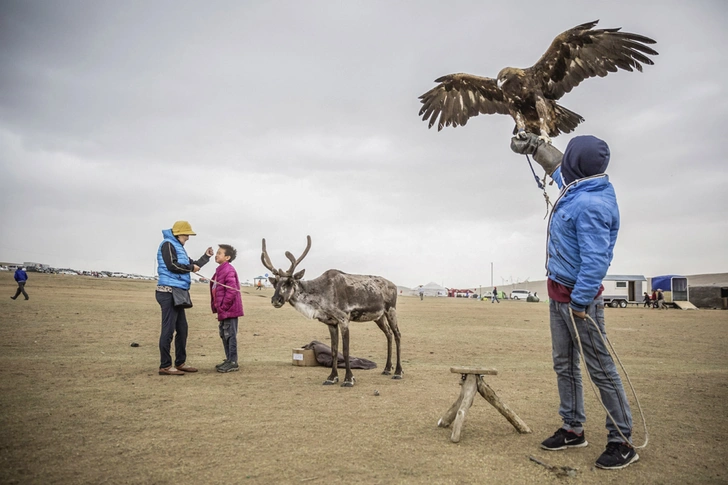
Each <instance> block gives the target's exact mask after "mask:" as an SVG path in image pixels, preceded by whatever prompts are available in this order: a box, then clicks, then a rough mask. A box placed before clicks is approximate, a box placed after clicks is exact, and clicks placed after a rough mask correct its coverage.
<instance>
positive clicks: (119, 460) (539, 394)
mask: <svg viewBox="0 0 728 485" xmlns="http://www.w3.org/2000/svg"><path fill="white" fill-rule="evenodd" d="M29 276H30V280H29V282H28V285H27V290H28V292H29V294H30V297H31V298H30V300H29V301H21V300H18V301H12V300H10V299H9V298H8V297H9V296H11V295H12V294H13V292H14V289H15V283H14V282H13V281H12V274H8V273H0V295H4V296H2V298H0V348H1V350H0V408H1V409H2V412H1V413H0V429H1V430H2V432H1V434H0V483H42V484H49V483H94V484H96V483H134V484H140V483H143V484H146V483H155V484H167V483H168V484H185V483H193V484H194V483H200V484H207V483H251V484H268V483H272V484H278V483H290V484H298V483H305V484H308V483H313V484H318V483H321V484H323V483H326V484H332V483H366V484H380V483H381V484H389V483H413V484H416V483H437V484H439V483H453V484H469V483H516V484H519V483H532V484H541V483H589V484H592V483H615V484H620V485H626V484H645V483H660V484H668V483H680V484H683V483H700V484H704V483H728V469H727V466H726V457H727V456H728V413H727V411H728V351H727V350H728V345H727V344H728V312H725V311H709V310H701V311H694V312H688V311H680V310H669V311H666V312H658V311H657V310H647V309H645V310H643V309H637V308H628V309H611V308H610V309H607V328H608V333H609V336H610V338H611V340H612V342H613V344H614V346H615V347H616V349H617V351H618V352H619V355H620V357H621V358H622V361H623V362H624V364H625V366H626V367H627V371H628V372H629V373H630V377H631V379H632V382H633V383H634V385H635V387H636V389H637V393H638V397H639V398H640V401H641V403H642V406H643V408H644V410H645V414H646V418H647V424H648V430H649V433H650V443H649V446H648V447H647V448H646V449H644V450H640V456H641V459H640V461H639V462H638V463H637V464H635V465H633V466H630V467H629V468H627V469H625V470H621V471H604V470H597V469H595V468H594V467H593V464H594V460H595V459H596V458H597V457H598V456H599V454H600V453H601V452H602V451H603V447H604V445H605V439H606V432H605V430H604V419H605V418H604V412H603V411H602V409H601V407H600V406H599V404H598V403H597V401H596V399H595V397H594V395H593V394H592V391H591V388H590V387H589V386H588V385H587V386H586V387H585V393H586V402H587V415H588V416H589V422H588V423H587V437H588V440H589V442H590V445H589V446H588V447H586V448H580V449H578V450H567V451H562V452H546V451H543V450H541V449H540V448H539V446H538V445H539V443H540V441H541V440H543V439H544V438H545V437H547V436H548V435H550V434H551V433H553V431H555V430H556V429H557V427H558V426H559V424H560V423H559V418H558V415H557V404H558V402H557V394H556V385H555V377H554V374H553V371H552V369H551V363H550V360H551V359H550V337H549V329H548V306H547V305H546V304H544V303H525V302H512V301H504V302H502V303H500V304H491V303H489V302H480V301H477V300H465V299H453V298H439V299H434V298H432V299H425V301H420V300H419V299H418V298H412V297H402V298H400V300H399V304H398V310H399V324H400V329H401V331H402V342H403V343H402V347H403V362H404V363H403V365H404V372H405V374H404V379H403V380H401V381H395V380H392V379H390V378H388V377H386V376H382V375H381V374H380V372H381V367H383V365H384V359H385V356H386V345H385V342H386V341H385V338H384V335H383V334H382V333H381V332H380V331H379V329H378V328H377V327H376V325H375V324H374V323H361V324H354V325H353V326H352V355H354V356H357V357H365V358H369V359H371V360H374V361H376V362H377V363H378V364H379V366H380V369H375V370H370V371H363V370H355V371H354V375H355V376H356V378H357V381H356V386H355V387H353V388H350V389H347V388H341V387H339V386H326V387H324V386H322V385H321V383H322V382H323V380H324V379H325V378H326V376H327V375H328V372H329V371H328V370H327V369H325V368H322V367H306V368H302V367H294V366H292V365H291V349H292V348H294V347H298V346H301V345H303V344H306V343H308V342H310V341H311V340H321V341H323V342H327V343H328V330H327V328H326V326H325V325H323V324H321V323H319V322H315V321H310V320H306V319H305V318H304V317H303V316H301V315H299V314H298V313H296V312H295V311H294V310H293V308H292V307H290V306H286V307H284V308H282V309H280V310H276V309H274V308H273V307H272V306H271V305H270V296H271V291H270V290H266V291H255V290H254V289H252V288H251V289H250V290H246V291H245V292H244V293H243V302H244V305H245V310H246V316H245V317H244V318H242V319H241V323H240V333H239V336H238V340H239V348H240V360H241V370H240V372H237V373H231V374H219V373H216V372H215V370H214V365H215V364H217V363H218V362H220V361H221V360H222V358H223V351H222V345H221V343H220V339H219V337H218V335H217V322H216V321H215V320H214V318H213V316H212V314H211V313H210V311H209V297H208V295H207V287H206V286H205V285H195V286H193V289H192V298H193V301H194V302H195V307H194V308H192V309H190V310H188V319H189V321H190V337H189V341H188V346H187V351H188V362H189V363H190V364H191V365H194V366H197V367H199V368H200V372H198V373H197V374H190V375H185V376H183V377H173V376H159V375H157V368H158V365H159V351H158V345H157V342H158V338H159V326H160V312H159V307H158V305H157V303H156V301H155V300H154V283H153V282H145V281H127V280H117V279H113V280H111V279H103V280H96V279H92V278H86V277H80V276H60V275H38V274H35V273H30V274H29ZM131 342H138V343H139V345H140V346H139V347H131V346H130V343H131ZM453 365H477V366H487V367H495V368H496V369H498V371H499V374H498V375H497V376H486V382H488V383H489V384H490V385H491V386H492V387H493V389H494V390H495V391H496V392H497V393H498V395H499V396H500V397H501V399H502V400H503V401H504V402H505V403H507V404H508V405H509V406H510V407H511V408H512V409H513V410H514V411H515V412H516V413H517V414H518V415H519V416H520V417H521V418H522V419H523V420H524V421H525V422H526V423H527V424H528V425H529V426H530V427H531V428H532V429H533V431H534V433H533V434H530V435H520V434H518V433H517V432H516V431H515V429H514V428H513V427H512V426H511V425H510V424H509V423H508V422H507V421H506V420H505V419H504V418H503V417H501V416H500V414H498V413H497V411H496V410H495V409H494V408H493V407H491V406H490V405H488V403H486V401H485V400H483V399H482V398H480V397H479V396H476V400H475V402H474V404H473V407H472V408H471V410H470V412H469V413H468V416H467V420H466V422H465V425H464V427H463V432H462V439H461V441H460V443H458V444H454V443H451V442H450V440H449V437H450V429H443V428H438V427H437V426H436V423H437V421H438V419H439V417H440V416H441V414H442V413H443V412H444V411H445V410H447V408H448V407H449V406H450V405H451V404H452V403H453V401H454V400H455V398H456V397H457V396H458V394H459V387H458V380H459V375H456V374H452V373H450V371H449V368H450V366H453ZM375 391H379V395H375ZM632 402H633V399H632ZM634 407H635V406H634V405H633V411H635V418H636V419H635V424H636V429H635V436H636V441H637V442H638V443H641V442H642V441H643V439H644V433H643V432H642V429H641V421H640V419H639V416H638V415H637V413H636V410H635V409H634ZM529 455H533V456H535V457H537V458H539V459H541V460H544V461H545V462H548V463H550V464H552V465H559V466H560V465H564V466H569V467H572V468H576V469H577V470H578V471H577V473H576V476H575V477H566V478H562V477H558V476H556V475H555V474H554V473H552V472H550V471H548V470H547V469H545V468H544V467H542V466H540V465H537V464H535V463H533V462H531V461H529V459H528V456H529Z"/></svg>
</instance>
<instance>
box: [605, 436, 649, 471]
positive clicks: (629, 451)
mask: <svg viewBox="0 0 728 485" xmlns="http://www.w3.org/2000/svg"><path fill="white" fill-rule="evenodd" d="M639 459H640V455H638V454H637V451H636V450H635V449H634V448H632V447H631V446H630V445H628V444H627V443H617V442H611V443H607V449H606V450H604V453H602V456H600V457H599V458H598V459H597V463H596V466H597V468H603V469H605V470H619V469H620V468H624V467H626V466H629V465H631V464H632V463H634V462H636V461H638V460H639Z"/></svg>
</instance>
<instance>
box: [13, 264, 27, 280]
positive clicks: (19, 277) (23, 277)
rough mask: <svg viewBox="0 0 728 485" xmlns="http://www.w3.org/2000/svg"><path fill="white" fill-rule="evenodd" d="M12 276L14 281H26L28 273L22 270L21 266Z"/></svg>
mask: <svg viewBox="0 0 728 485" xmlns="http://www.w3.org/2000/svg"><path fill="white" fill-rule="evenodd" d="M13 277H14V278H15V281H17V282H18V283H22V282H24V281H28V274H27V273H26V272H25V271H23V268H18V269H16V270H15V274H14V275H13Z"/></svg>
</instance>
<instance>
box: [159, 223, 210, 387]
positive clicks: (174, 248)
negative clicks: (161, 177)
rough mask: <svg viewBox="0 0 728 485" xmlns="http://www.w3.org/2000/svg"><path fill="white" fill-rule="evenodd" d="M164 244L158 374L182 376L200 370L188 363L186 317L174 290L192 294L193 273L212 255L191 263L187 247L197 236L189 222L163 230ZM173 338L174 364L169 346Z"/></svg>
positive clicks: (161, 261)
mask: <svg viewBox="0 0 728 485" xmlns="http://www.w3.org/2000/svg"><path fill="white" fill-rule="evenodd" d="M162 235H163V236H164V241H162V243H161V244H160V245H159V249H158V250H157V273H158V275H159V279H158V280H157V291H156V296H157V303H159V306H160V307H161V309H162V332H161V334H160V336H159V354H160V360H161V363H160V365H159V375H166V376H181V375H184V374H185V373H187V372H197V369H196V368H194V367H192V366H189V365H187V364H186V363H185V361H186V360H187V348H186V347H187V316H186V315H185V309H184V307H183V306H175V303H174V296H173V294H172V293H173V291H174V290H177V291H179V290H184V291H189V289H190V282H191V278H190V273H191V272H193V271H195V272H197V271H199V270H200V268H201V267H202V266H204V265H205V264H207V262H208V261H209V260H210V256H212V255H213V251H212V247H209V248H207V251H205V254H203V255H202V257H201V258H200V259H199V260H197V261H192V260H191V259H190V257H189V256H187V252H186V251H185V248H184V244H185V243H186V242H187V240H188V239H189V238H190V236H195V235H196V234H195V233H194V232H193V231H192V226H190V223H189V222H187V221H177V222H175V223H174V226H172V229H165V230H164V231H162ZM175 332H176V335H175ZM173 338H174V353H175V363H174V365H172V356H171V354H170V346H171V344H172V339H173Z"/></svg>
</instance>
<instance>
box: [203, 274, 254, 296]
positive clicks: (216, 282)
mask: <svg viewBox="0 0 728 485" xmlns="http://www.w3.org/2000/svg"><path fill="white" fill-rule="evenodd" d="M192 274H196V275H197V276H199V277H200V278H203V279H206V280H210V281H212V282H213V283H215V284H216V285H220V286H222V287H223V288H228V289H230V290H235V289H236V288H233V287H232V286H228V285H223V284H222V283H220V282H219V281H215V280H213V279H212V278H208V277H207V276H202V275H201V274H200V273H195V272H194V271H192ZM241 286H242V285H241ZM237 290H238V291H239V292H240V293H242V292H243V290H242V288H237Z"/></svg>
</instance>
